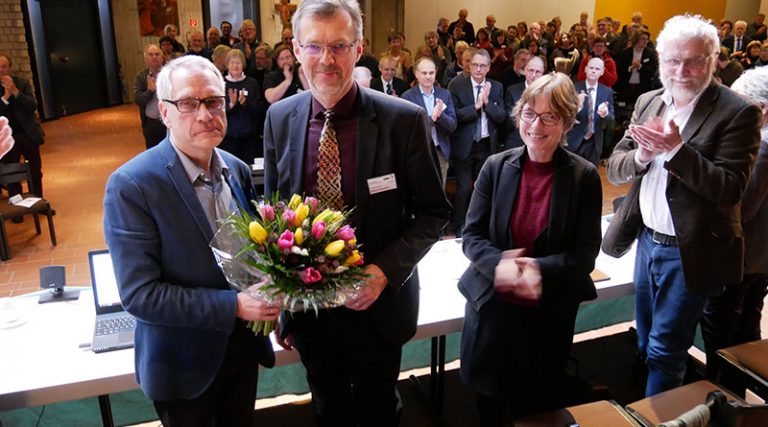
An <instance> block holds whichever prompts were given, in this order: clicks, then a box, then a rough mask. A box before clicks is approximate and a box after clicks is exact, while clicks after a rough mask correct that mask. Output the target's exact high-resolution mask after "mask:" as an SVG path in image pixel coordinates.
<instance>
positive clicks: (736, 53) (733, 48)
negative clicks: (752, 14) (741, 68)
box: [722, 20, 752, 59]
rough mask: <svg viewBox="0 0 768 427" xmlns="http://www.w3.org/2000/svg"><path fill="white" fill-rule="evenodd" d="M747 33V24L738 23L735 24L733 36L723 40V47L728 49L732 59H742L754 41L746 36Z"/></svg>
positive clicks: (743, 22) (744, 22)
mask: <svg viewBox="0 0 768 427" xmlns="http://www.w3.org/2000/svg"><path fill="white" fill-rule="evenodd" d="M746 31H747V22H746V21H741V20H740V21H736V22H735V23H734V24H733V34H731V35H730V36H728V37H726V38H725V39H724V40H723V43H722V46H723V47H726V48H728V51H729V52H730V53H731V57H732V58H736V59H741V56H742V55H743V54H744V51H745V50H746V49H747V45H748V44H749V42H751V41H752V38H751V37H749V36H748V35H746Z"/></svg>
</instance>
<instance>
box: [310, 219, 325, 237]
mask: <svg viewBox="0 0 768 427" xmlns="http://www.w3.org/2000/svg"><path fill="white" fill-rule="evenodd" d="M324 234H325V221H317V222H316V223H314V224H312V237H314V238H315V240H320V239H322V238H323V235H324Z"/></svg>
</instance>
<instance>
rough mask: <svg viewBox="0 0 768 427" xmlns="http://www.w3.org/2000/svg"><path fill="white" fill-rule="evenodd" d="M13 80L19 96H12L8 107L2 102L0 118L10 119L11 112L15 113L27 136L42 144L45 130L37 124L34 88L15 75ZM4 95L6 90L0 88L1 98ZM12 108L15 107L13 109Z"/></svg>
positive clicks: (0, 103) (0, 104)
mask: <svg viewBox="0 0 768 427" xmlns="http://www.w3.org/2000/svg"><path fill="white" fill-rule="evenodd" d="M11 78H12V79H13V84H15V85H16V87H17V88H18V89H19V94H18V95H16V96H13V95H11V97H10V98H9V99H8V105H5V102H2V101H0V116H6V117H8V115H9V114H11V111H13V115H14V116H15V117H16V120H18V121H19V122H20V123H21V126H22V127H23V128H24V132H25V133H26V134H27V136H29V138H30V139H31V140H32V141H34V142H36V143H37V144H42V143H43V129H42V128H41V127H40V124H38V123H37V118H35V109H36V108H37V103H36V102H35V96H34V95H32V87H31V86H30V84H29V82H28V81H27V80H26V79H22V78H19V77H18V76H13V75H12V76H11ZM4 94H5V88H4V87H2V86H0V96H3V95H4ZM10 107H13V109H11V108H10Z"/></svg>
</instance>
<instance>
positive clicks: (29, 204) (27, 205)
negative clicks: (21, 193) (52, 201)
mask: <svg viewBox="0 0 768 427" xmlns="http://www.w3.org/2000/svg"><path fill="white" fill-rule="evenodd" d="M40 200H42V199H41V198H39V197H27V198H26V199H23V200H20V201H14V202H13V204H14V205H16V206H21V207H23V208H31V207H32V205H34V204H35V203H37V202H39V201H40Z"/></svg>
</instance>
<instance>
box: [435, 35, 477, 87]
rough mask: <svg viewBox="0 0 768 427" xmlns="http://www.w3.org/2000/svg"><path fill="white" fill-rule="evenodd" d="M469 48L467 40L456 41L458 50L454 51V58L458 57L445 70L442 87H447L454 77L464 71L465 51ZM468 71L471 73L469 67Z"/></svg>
mask: <svg viewBox="0 0 768 427" xmlns="http://www.w3.org/2000/svg"><path fill="white" fill-rule="evenodd" d="M468 48H469V45H468V44H467V42H458V43H456V50H455V51H454V55H455V56H454V58H456V60H455V61H454V62H453V64H451V65H449V66H448V68H447V69H446V70H445V73H444V74H443V80H442V82H441V85H442V87H445V88H447V87H448V83H450V82H451V80H453V78H454V77H456V76H457V75H459V76H460V75H462V74H463V73H464V53H465V52H466V50H467V49H468ZM473 49H474V48H473ZM467 73H469V69H467Z"/></svg>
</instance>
